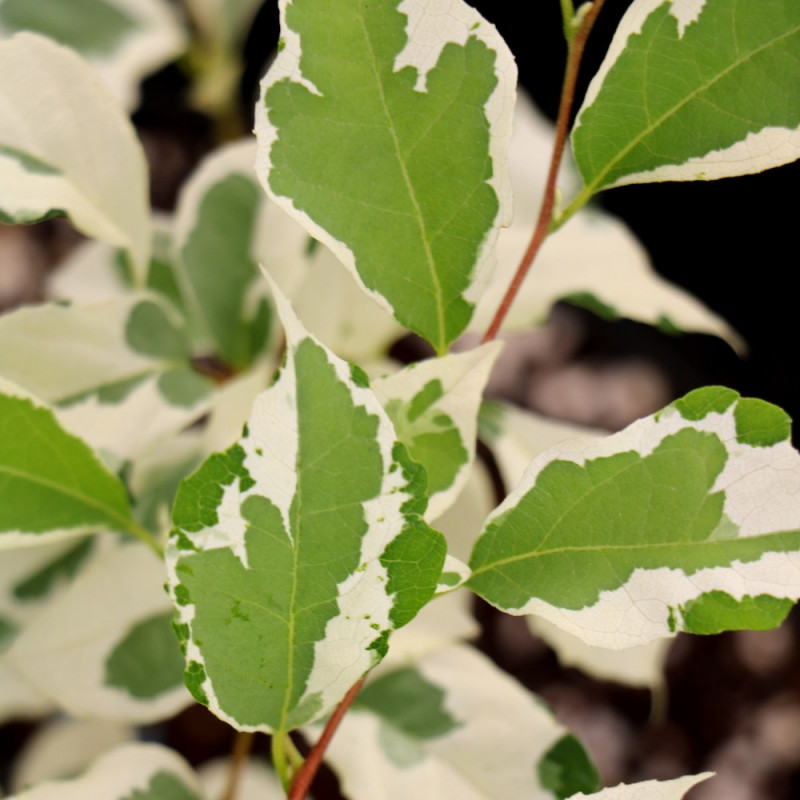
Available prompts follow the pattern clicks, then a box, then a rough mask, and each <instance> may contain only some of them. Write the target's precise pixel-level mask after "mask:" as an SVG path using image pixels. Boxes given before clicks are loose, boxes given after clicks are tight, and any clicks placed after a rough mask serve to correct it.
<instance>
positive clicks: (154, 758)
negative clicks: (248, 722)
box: [9, 743, 202, 800]
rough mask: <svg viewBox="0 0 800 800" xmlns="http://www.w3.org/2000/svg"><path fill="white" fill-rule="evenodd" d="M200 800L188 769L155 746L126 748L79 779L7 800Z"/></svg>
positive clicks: (171, 753) (50, 784)
mask: <svg viewBox="0 0 800 800" xmlns="http://www.w3.org/2000/svg"><path fill="white" fill-rule="evenodd" d="M89 797H91V798H92V800H202V795H201V794H200V787H199V786H198V784H197V778H196V777H195V775H194V773H193V772H192V770H191V769H190V768H189V765H188V764H187V763H186V762H185V761H184V760H183V759H182V758H181V757H180V756H179V755H178V754H177V753H175V752H174V751H172V750H168V749H167V748H166V747H162V746H161V745H157V744H139V743H137V744H127V745H123V746H122V747H119V748H117V749H116V750H113V751H112V752H111V753H108V754H107V755H104V756H103V757H102V758H100V759H98V760H97V761H96V762H95V763H94V765H93V766H92V768H91V769H90V770H89V771H88V772H87V773H86V774H84V775H82V776H81V777H79V778H71V779H68V780H63V781H51V782H48V783H43V784H41V785H39V786H35V787H33V788H32V789H28V790H26V791H23V792H20V793H19V794H15V795H11V796H10V797H9V800H86V798H89Z"/></svg>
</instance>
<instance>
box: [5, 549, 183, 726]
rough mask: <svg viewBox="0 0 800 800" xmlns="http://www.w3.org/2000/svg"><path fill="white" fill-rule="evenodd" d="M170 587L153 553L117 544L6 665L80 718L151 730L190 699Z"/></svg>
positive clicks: (39, 621) (18, 643)
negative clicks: (168, 592) (147, 726)
mask: <svg viewBox="0 0 800 800" xmlns="http://www.w3.org/2000/svg"><path fill="white" fill-rule="evenodd" d="M163 584H164V565H163V563H162V562H161V561H160V560H159V559H158V558H156V556H154V555H153V553H151V552H150V551H149V550H148V549H147V548H146V547H144V546H143V545H141V544H139V543H133V544H130V543H128V544H123V543H116V546H114V547H112V548H109V550H108V552H106V553H104V554H103V555H101V556H100V557H98V558H97V559H96V560H95V561H94V562H93V563H92V564H91V565H90V566H89V567H88V568H87V569H86V570H85V571H84V572H82V573H81V574H80V575H79V576H78V577H77V578H76V580H75V581H74V582H73V583H72V585H71V586H70V587H69V588H68V589H67V590H66V591H65V592H64V593H63V594H61V595H60V596H59V597H58V602H55V603H50V604H48V606H47V607H46V608H44V609H43V610H42V611H41V612H40V613H39V614H38V615H37V616H36V617H34V618H33V619H32V620H31V621H30V622H29V623H28V625H27V626H26V628H25V629H24V630H23V631H22V633H20V635H19V636H18V637H17V639H16V640H15V641H14V643H13V645H12V646H11V648H10V649H9V651H8V652H7V653H6V654H5V657H4V660H5V663H6V664H8V665H10V666H12V667H13V668H15V669H16V670H17V671H18V672H19V673H20V674H22V675H24V676H25V677H26V679H27V680H29V681H30V682H31V683H32V684H33V685H34V686H35V687H36V688H37V689H38V690H39V691H41V692H42V694H44V695H45V696H47V697H50V698H51V699H52V700H53V702H54V703H56V704H57V705H58V706H59V707H60V708H61V709H63V710H64V711H67V712H69V713H71V714H73V715H75V716H78V717H91V718H95V719H110V720H115V721H119V722H134V723H139V724H143V723H144V724H146V723H151V722H156V721H157V720H161V719H164V718H165V717H167V716H172V715H173V714H175V713H177V712H178V711H180V710H181V709H183V708H184V707H186V706H187V705H188V704H189V703H190V702H191V698H190V696H189V694H188V692H187V691H186V689H185V687H184V686H183V680H182V678H183V668H184V662H183V659H182V657H181V653H180V649H179V647H178V643H177V641H176V639H175V635H174V633H173V630H172V624H171V617H172V614H171V609H170V603H169V598H168V597H167V595H166V593H165V592H164V590H163ZM98 598H102V602H98Z"/></svg>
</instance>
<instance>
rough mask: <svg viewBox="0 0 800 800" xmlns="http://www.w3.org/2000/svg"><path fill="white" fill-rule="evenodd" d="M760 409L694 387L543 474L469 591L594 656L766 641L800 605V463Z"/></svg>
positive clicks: (785, 430) (537, 474) (774, 416)
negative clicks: (720, 639) (754, 636)
mask: <svg viewBox="0 0 800 800" xmlns="http://www.w3.org/2000/svg"><path fill="white" fill-rule="evenodd" d="M789 433H790V420H789V418H788V417H787V416H786V414H785V413H784V412H783V411H781V410H780V409H779V408H777V407H775V406H772V405H770V404H768V403H765V402H763V401H761V400H751V399H742V398H739V396H738V395H737V393H736V392H734V391H732V390H730V389H724V388H721V387H711V388H706V389H699V390H696V391H695V392H692V393H690V394H688V395H687V396H686V397H684V398H682V399H681V400H678V401H676V402H675V403H674V404H672V405H670V406H668V407H667V408H665V409H664V410H662V411H661V412H659V413H658V414H656V415H654V416H651V417H647V418H645V419H642V420H639V421H638V422H636V423H634V424H633V425H631V426H629V427H628V428H626V429H625V430H623V431H621V432H620V433H618V434H616V435H614V436H610V437H608V438H607V439H605V440H602V441H599V442H598V441H586V440H576V441H574V442H566V443H564V444H562V445H559V446H556V447H554V448H552V449H551V450H549V451H547V452H545V453H543V454H542V455H541V456H539V457H538V458H537V459H535V460H534V461H533V463H532V464H531V466H530V467H529V469H528V471H527V472H526V474H525V476H524V477H523V479H522V482H521V483H520V485H519V486H518V487H517V488H516V489H515V490H514V491H513V492H512V493H511V495H509V497H508V498H507V499H506V501H505V502H504V503H502V504H501V505H500V506H499V507H498V508H497V509H496V510H495V511H494V512H493V513H492V515H491V516H490V517H489V519H488V520H487V522H486V526H485V528H484V531H483V533H482V534H481V537H480V539H479V540H478V541H477V543H476V545H475V548H474V550H473V554H472V558H471V560H470V567H471V569H472V571H473V572H472V577H471V578H470V581H469V586H470V587H471V588H472V589H474V590H475V591H476V592H478V593H479V594H480V595H481V596H483V597H485V598H486V599H487V600H489V602H491V603H493V604H495V605H497V606H498V607H500V608H502V609H504V610H507V611H509V612H511V613H516V614H531V613H533V614H538V615H540V616H543V617H545V618H546V619H549V620H550V621H551V622H553V623H555V624H557V625H559V626H561V627H563V628H564V629H565V630H567V631H569V632H571V633H574V634H575V635H577V636H579V637H580V638H581V639H583V640H584V641H585V642H587V643H589V644H596V645H600V646H604V647H613V648H624V647H631V646H633V645H637V644H644V643H646V642H649V641H652V640H653V639H657V638H660V637H666V636H671V635H672V634H674V633H675V632H677V631H680V630H686V631H690V632H694V633H716V632H718V631H722V630H729V629H737V628H761V629H763V628H771V627H775V626H776V625H778V624H779V623H780V622H781V620H782V619H783V618H784V617H785V616H786V614H787V613H788V611H789V609H790V607H791V605H792V602H793V601H794V600H795V599H796V598H797V597H800V506H798V504H797V494H798V492H800V455H798V453H797V452H796V451H795V450H794V449H793V448H792V446H791V444H790V442H789Z"/></svg>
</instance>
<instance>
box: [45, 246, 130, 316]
mask: <svg viewBox="0 0 800 800" xmlns="http://www.w3.org/2000/svg"><path fill="white" fill-rule="evenodd" d="M120 255H121V251H120V250H119V248H117V247H113V246H112V245H109V244H106V243H105V242H99V241H95V240H93V239H86V240H84V241H82V242H79V243H78V244H77V245H76V246H75V248H74V249H72V250H71V251H70V252H69V253H68V254H67V256H66V257H65V258H64V259H62V260H61V261H60V262H59V263H58V266H57V268H56V269H54V270H53V271H52V272H51V273H49V274H48V275H47V276H46V281H45V286H46V297H47V299H49V300H55V301H61V302H64V301H68V302H70V303H75V304H76V305H85V306H92V305H99V304H101V303H105V302H107V301H109V300H117V299H118V298H120V297H121V296H123V295H127V294H129V293H130V289H131V287H130V283H129V281H128V280H127V278H128V277H129V276H128V275H127V274H126V271H125V261H124V258H121V257H120Z"/></svg>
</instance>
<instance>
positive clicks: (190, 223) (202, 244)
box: [172, 139, 272, 368]
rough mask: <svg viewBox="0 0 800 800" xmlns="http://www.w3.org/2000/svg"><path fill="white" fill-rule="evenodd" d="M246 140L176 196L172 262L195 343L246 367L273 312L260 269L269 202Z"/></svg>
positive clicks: (214, 158) (206, 165)
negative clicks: (264, 218) (260, 227)
mask: <svg viewBox="0 0 800 800" xmlns="http://www.w3.org/2000/svg"><path fill="white" fill-rule="evenodd" d="M255 157H256V148H255V142H253V141H252V139H247V140H245V141H242V142H235V143H233V144H230V145H227V146H226V147H222V148H220V149H218V150H215V151H214V152H213V153H212V154H211V155H210V156H209V157H208V158H206V159H205V161H203V163H202V164H201V165H200V166H199V167H198V169H197V170H196V171H195V172H194V174H193V175H192V177H191V178H190V180H189V181H188V182H187V183H186V185H185V186H184V187H183V189H182V190H181V194H180V197H179V198H178V207H177V211H176V218H175V227H174V235H173V241H172V248H173V261H174V263H175V266H176V277H177V278H178V286H179V289H180V291H181V293H182V296H183V300H184V306H185V308H186V311H187V318H188V322H189V326H190V328H191V329H192V331H193V333H194V336H195V338H196V339H197V340H198V341H199V342H200V343H201V345H202V346H204V347H205V348H206V349H207V350H211V351H213V352H215V353H217V354H218V355H219V356H220V357H221V358H222V359H223V361H225V362H226V363H228V364H229V365H231V366H233V367H236V368H241V367H244V366H246V365H247V364H249V363H250V362H251V361H252V360H253V359H254V357H255V356H257V355H258V354H259V352H261V351H262V350H263V348H264V346H265V344H266V341H267V340H268V338H269V334H270V331H271V327H272V324H271V323H272V319H271V318H272V309H271V304H270V302H269V300H268V299H267V297H266V285H265V284H264V281H263V280H262V277H261V275H260V273H259V270H258V266H257V263H256V262H257V258H258V254H257V253H256V251H255V245H256V243H257V241H258V240H257V232H258V224H259V220H260V218H261V214H262V211H261V209H262V206H263V205H265V204H266V202H267V199H266V198H265V197H264V193H263V191H262V190H261V187H260V186H259V185H258V181H257V180H256V177H255V173H254V172H253V164H254V162H255Z"/></svg>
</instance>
